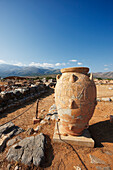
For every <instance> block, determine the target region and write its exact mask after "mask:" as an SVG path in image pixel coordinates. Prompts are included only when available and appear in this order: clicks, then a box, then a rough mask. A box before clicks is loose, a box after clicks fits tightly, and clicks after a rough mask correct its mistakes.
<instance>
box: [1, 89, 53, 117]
mask: <svg viewBox="0 0 113 170" xmlns="http://www.w3.org/2000/svg"><path fill="white" fill-rule="evenodd" d="M53 93H54V89H53V88H49V89H48V91H47V92H45V93H44V94H41V95H40V96H39V97H37V98H34V99H32V100H31V101H28V102H25V103H24V104H22V105H20V106H16V107H14V108H11V109H7V110H5V111H4V112H2V113H1V114H0V119H2V118H4V117H6V116H7V115H8V114H9V113H12V112H15V111H16V110H18V109H21V108H24V107H26V106H27V105H31V104H33V103H34V102H35V101H36V100H37V99H39V100H41V99H43V98H45V97H47V96H49V95H51V94H53Z"/></svg>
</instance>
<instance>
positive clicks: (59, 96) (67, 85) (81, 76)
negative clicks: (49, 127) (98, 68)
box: [55, 67, 96, 136]
mask: <svg viewBox="0 0 113 170" xmlns="http://www.w3.org/2000/svg"><path fill="white" fill-rule="evenodd" d="M70 69H71V68H70ZM84 69H85V68H83V67H82V71H80V72H79V69H78V70H77V71H76V69H71V70H70V71H63V73H62V75H61V77H60V76H59V77H58V79H57V84H56V87H55V103H56V106H57V110H58V117H59V119H60V126H61V129H62V132H63V133H66V134H70V135H75V136H79V135H81V134H82V132H83V130H84V129H85V128H87V125H88V122H89V120H90V119H91V117H92V115H93V112H94V109H95V105H96V86H95V83H94V81H93V80H90V79H89V76H88V74H87V72H83V70H84ZM68 70H69V69H68ZM61 71H62V70H61Z"/></svg>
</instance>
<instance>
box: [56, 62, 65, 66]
mask: <svg viewBox="0 0 113 170" xmlns="http://www.w3.org/2000/svg"><path fill="white" fill-rule="evenodd" d="M65 65H66V63H56V64H55V66H65Z"/></svg>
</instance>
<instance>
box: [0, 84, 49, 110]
mask: <svg viewBox="0 0 113 170" xmlns="http://www.w3.org/2000/svg"><path fill="white" fill-rule="evenodd" d="M48 88H49V87H47V86H46V85H45V84H43V83H39V84H38V85H33V84H32V85H31V86H29V87H21V88H15V89H14V90H11V91H2V92H1V93H0V112H3V111H4V110H6V109H8V108H12V107H16V106H19V105H21V104H23V103H25V102H27V101H30V100H32V99H33V98H38V97H39V96H40V95H41V94H43V93H45V92H46V91H47V89H48Z"/></svg>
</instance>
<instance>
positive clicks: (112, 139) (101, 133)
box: [89, 120, 113, 147]
mask: <svg viewBox="0 0 113 170" xmlns="http://www.w3.org/2000/svg"><path fill="white" fill-rule="evenodd" d="M89 130H90V132H91V136H92V138H93V139H94V141H95V147H102V146H103V145H102V143H103V142H108V143H113V124H111V123H110V121H109V120H106V121H101V122H98V123H95V124H93V125H91V126H89Z"/></svg>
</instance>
